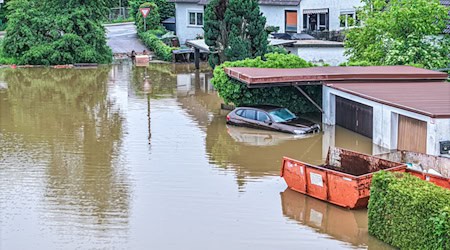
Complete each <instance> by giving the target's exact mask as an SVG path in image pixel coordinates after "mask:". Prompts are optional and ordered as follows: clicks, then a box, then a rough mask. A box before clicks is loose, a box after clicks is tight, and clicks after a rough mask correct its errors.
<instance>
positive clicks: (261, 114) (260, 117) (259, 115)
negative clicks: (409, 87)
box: [257, 111, 270, 122]
mask: <svg viewBox="0 0 450 250" xmlns="http://www.w3.org/2000/svg"><path fill="white" fill-rule="evenodd" d="M257 120H258V121H260V122H264V121H267V120H270V119H269V116H267V115H266V113H264V112H261V111H258V113H257Z"/></svg>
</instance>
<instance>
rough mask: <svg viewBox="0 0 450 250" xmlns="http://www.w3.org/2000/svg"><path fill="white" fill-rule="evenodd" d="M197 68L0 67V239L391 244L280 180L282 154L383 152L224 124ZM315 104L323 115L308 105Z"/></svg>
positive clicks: (3, 244)
mask: <svg viewBox="0 0 450 250" xmlns="http://www.w3.org/2000/svg"><path fill="white" fill-rule="evenodd" d="M210 79H211V73H210V72H209V71H208V69H207V68H206V67H205V68H203V69H202V70H200V71H199V72H195V71H194V70H193V67H192V66H191V65H170V64H164V65H150V66H149V67H147V68H135V67H132V66H131V65H130V64H128V63H127V62H123V63H122V64H118V65H113V66H110V67H101V68H99V69H46V68H45V69H44V68H41V69H16V70H12V69H1V70H0V249H8V250H9V249H284V250H286V249H390V248H389V246H387V245H385V244H383V243H382V242H380V241H378V240H376V239H374V238H373V237H371V236H369V235H368V233H367V210H358V211H351V210H347V209H342V208H339V207H336V206H334V205H330V204H328V203H325V202H322V201H319V200H316V199H314V198H310V197H306V196H304V195H302V194H299V193H296V192H293V191H290V190H286V184H285V183H284V181H283V180H282V179H281V178H280V177H279V171H280V165H281V158H282V156H289V157H293V158H295V159H299V160H302V161H306V162H309V163H313V164H321V163H323V161H324V158H325V157H326V154H327V150H328V147H329V146H339V147H344V148H348V149H352V150H356V151H359V152H364V153H377V152H380V151H382V149H379V148H377V147H375V146H373V145H372V142H371V140H370V139H368V138H365V137H363V136H360V135H357V134H355V133H352V132H350V131H348V130H345V129H342V128H340V127H325V128H324V132H322V133H320V134H316V135H312V136H308V137H294V136H291V135H287V134H281V133H272V132H266V131H259V130H253V129H245V128H237V127H232V126H226V125H225V115H226V112H225V111H221V110H220V103H221V100H220V98H219V97H218V96H217V93H216V92H215V91H214V89H213V88H212V86H211V85H210V83H209V81H210ZM312 117H317V116H315V115H313V116H312Z"/></svg>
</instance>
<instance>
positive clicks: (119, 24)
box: [103, 22, 134, 27]
mask: <svg viewBox="0 0 450 250" xmlns="http://www.w3.org/2000/svg"><path fill="white" fill-rule="evenodd" d="M130 24H134V22H126V23H105V24H103V26H105V27H113V26H123V25H130Z"/></svg>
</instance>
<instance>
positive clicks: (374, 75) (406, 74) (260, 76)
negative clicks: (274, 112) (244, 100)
mask: <svg viewBox="0 0 450 250" xmlns="http://www.w3.org/2000/svg"><path fill="white" fill-rule="evenodd" d="M225 72H226V73H227V74H228V75H229V76H230V77H232V78H235V79H237V80H239V81H241V82H243V83H246V84H247V85H248V87H249V88H252V87H271V86H290V85H295V84H298V85H305V84H308V83H311V82H315V83H319V84H320V82H322V81H358V80H376V81H380V80H382V81H388V80H394V81H400V80H401V81H405V80H409V81H411V80H426V81H431V80H440V81H443V80H446V79H447V74H446V73H441V72H436V71H432V70H426V69H420V68H415V67H411V66H369V67H313V68H296V69H268V68H242V67H231V68H225Z"/></svg>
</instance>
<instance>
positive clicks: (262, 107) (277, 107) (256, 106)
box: [237, 105, 283, 111]
mask: <svg viewBox="0 0 450 250" xmlns="http://www.w3.org/2000/svg"><path fill="white" fill-rule="evenodd" d="M243 108H254V109H261V110H265V111H271V110H274V109H280V108H283V107H280V106H275V105H245V106H241V107H238V108H237V109H243Z"/></svg>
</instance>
